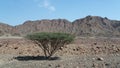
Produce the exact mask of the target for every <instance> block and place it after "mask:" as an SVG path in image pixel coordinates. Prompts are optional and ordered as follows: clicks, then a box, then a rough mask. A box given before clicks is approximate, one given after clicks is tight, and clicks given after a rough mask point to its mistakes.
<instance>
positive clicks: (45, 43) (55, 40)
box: [26, 32, 74, 59]
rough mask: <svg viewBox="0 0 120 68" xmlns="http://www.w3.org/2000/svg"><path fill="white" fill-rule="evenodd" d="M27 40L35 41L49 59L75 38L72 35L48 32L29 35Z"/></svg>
mask: <svg viewBox="0 0 120 68" xmlns="http://www.w3.org/2000/svg"><path fill="white" fill-rule="evenodd" d="M26 38H27V39H30V40H32V41H34V42H35V43H36V44H37V45H38V46H39V47H40V48H41V49H42V50H43V52H44V55H45V57H46V58H48V59H50V58H51V56H52V55H53V54H55V52H56V51H58V50H59V49H60V48H61V47H63V46H64V45H66V44H69V43H70V42H72V41H73V40H74V36H73V35H71V34H66V33H47V32H42V33H34V34H28V35H27V36H26Z"/></svg>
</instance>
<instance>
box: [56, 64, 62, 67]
mask: <svg viewBox="0 0 120 68" xmlns="http://www.w3.org/2000/svg"><path fill="white" fill-rule="evenodd" d="M60 67H61V68H63V67H62V65H60V64H58V65H57V66H56V67H55V68H60Z"/></svg>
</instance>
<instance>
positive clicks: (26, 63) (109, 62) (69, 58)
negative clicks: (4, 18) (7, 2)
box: [0, 38, 120, 68]
mask: <svg viewBox="0 0 120 68" xmlns="http://www.w3.org/2000/svg"><path fill="white" fill-rule="evenodd" d="M53 57H54V58H55V59H54V60H45V58H44V54H43V52H42V50H41V49H40V48H39V46H37V45H35V44H34V43H33V42H32V41H30V40H26V39H23V38H8V39H6V38H5V39H4V38H1V39H0V68H120V38H77V39H76V40H75V41H74V42H73V43H71V44H69V45H66V46H65V47H63V48H61V49H60V50H59V51H58V52H57V53H56V54H55V55H54V56H53Z"/></svg>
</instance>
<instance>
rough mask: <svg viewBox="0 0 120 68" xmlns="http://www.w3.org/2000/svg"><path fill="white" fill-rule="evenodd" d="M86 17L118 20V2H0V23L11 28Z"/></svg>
mask: <svg viewBox="0 0 120 68" xmlns="http://www.w3.org/2000/svg"><path fill="white" fill-rule="evenodd" d="M88 15H92V16H101V17H107V18H109V19H113V20H120V0H0V22H3V23H6V24H9V25H13V26H15V25H19V24H22V23H24V22H25V21H27V20H32V21H34V20H41V19H67V20H69V21H71V22H72V21H74V20H75V19H80V18H83V17H86V16H88Z"/></svg>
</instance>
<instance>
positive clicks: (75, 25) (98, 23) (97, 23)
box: [0, 16, 120, 37]
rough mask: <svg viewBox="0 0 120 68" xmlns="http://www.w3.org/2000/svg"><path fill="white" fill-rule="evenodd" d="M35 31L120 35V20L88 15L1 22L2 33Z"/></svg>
mask: <svg viewBox="0 0 120 68" xmlns="http://www.w3.org/2000/svg"><path fill="white" fill-rule="evenodd" d="M34 32H64V33H71V34H74V35H76V36H109V37H111V36H117V37H120V21H117V20H110V19H108V18H106V17H105V18H102V17H99V16H87V17H85V18H81V19H77V20H75V21H73V22H70V21H68V20H66V19H53V20H48V19H44V20H36V21H26V22H24V23H23V24H21V25H17V26H10V25H7V24H3V23H2V24H0V35H4V34H11V35H13V36H16V35H18V36H23V35H26V34H29V33H34Z"/></svg>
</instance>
